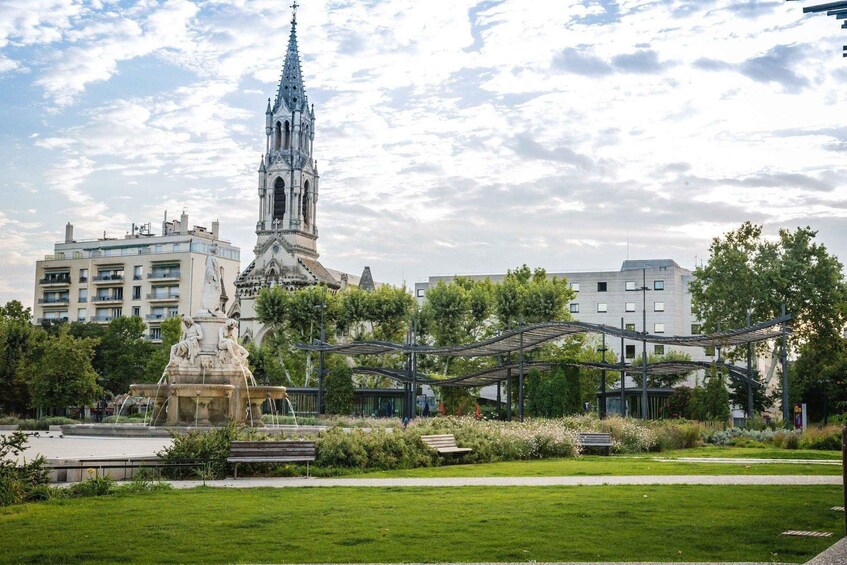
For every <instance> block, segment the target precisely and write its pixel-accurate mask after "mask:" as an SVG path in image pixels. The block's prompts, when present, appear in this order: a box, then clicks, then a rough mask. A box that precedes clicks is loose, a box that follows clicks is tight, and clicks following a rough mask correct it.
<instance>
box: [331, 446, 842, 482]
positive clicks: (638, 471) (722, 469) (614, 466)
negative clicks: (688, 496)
mask: <svg viewBox="0 0 847 565" xmlns="http://www.w3.org/2000/svg"><path fill="white" fill-rule="evenodd" d="M731 449H732V448H729V449H723V448H717V450H718V451H714V452H708V451H706V452H704V451H703V450H701V449H686V450H681V451H669V452H665V453H659V454H650V455H638V456H626V455H614V456H611V457H606V456H602V455H586V456H583V457H579V458H565V459H539V460H535V461H506V462H500V463H477V464H472V465H446V466H443V467H423V468H417V469H403V470H397V471H371V472H366V473H358V474H352V475H347V476H349V477H357V478H358V477H369V478H378V477H519V476H520V477H568V476H580V475H599V476H620V475H841V466H840V465H804V464H798V463H781V464H780V463H759V464H755V465H754V464H751V465H742V464H738V463H685V462H676V461H673V462H664V461H655V460H654V457H663V458H676V457H709V456H712V457H729V455H726V454H723V452H724V451H730V450H731ZM738 451H746V450H741V449H740V450H738ZM750 451H762V450H750ZM704 453H705V454H704ZM718 453H720V454H718ZM795 453H796V452H795ZM817 453H818V454H828V453H829V452H820V451H819V452H817ZM832 453H835V452H832ZM732 455H733V456H736V457H762V458H768V455H764V454H759V455H754V454H745V455H735V454H734V453H733V454H732ZM839 455H840V454H839ZM795 458H798V459H812V458H811V457H805V454H799V455H796V456H795ZM818 458H821V457H818ZM826 459H831V458H830V457H826Z"/></svg>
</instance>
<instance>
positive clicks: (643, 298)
mask: <svg viewBox="0 0 847 565" xmlns="http://www.w3.org/2000/svg"><path fill="white" fill-rule="evenodd" d="M641 304H642V312H641V329H642V332H641V335H642V336H643V337H642V340H641V418H642V419H643V420H646V419H648V418H649V415H648V406H647V269H641Z"/></svg>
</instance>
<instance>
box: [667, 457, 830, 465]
mask: <svg viewBox="0 0 847 565" xmlns="http://www.w3.org/2000/svg"><path fill="white" fill-rule="evenodd" d="M653 461H661V462H663V463H735V464H737V465H758V464H762V463H769V464H772V465H779V464H781V463H788V464H796V465H841V461H840V460H838V459H759V458H754V457H748V458H736V457H674V458H668V457H653Z"/></svg>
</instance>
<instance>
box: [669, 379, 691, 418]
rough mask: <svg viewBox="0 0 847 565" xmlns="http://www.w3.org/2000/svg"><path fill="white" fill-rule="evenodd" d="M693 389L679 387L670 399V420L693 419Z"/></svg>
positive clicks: (674, 390)
mask: <svg viewBox="0 0 847 565" xmlns="http://www.w3.org/2000/svg"><path fill="white" fill-rule="evenodd" d="M690 405H691V389H690V388H688V387H687V386H678V387H676V388H674V389H673V393H672V394H671V396H670V398H668V404H667V414H665V416H666V417H668V418H685V419H688V418H691V406H690Z"/></svg>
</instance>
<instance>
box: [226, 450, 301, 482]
mask: <svg viewBox="0 0 847 565" xmlns="http://www.w3.org/2000/svg"><path fill="white" fill-rule="evenodd" d="M314 460H315V442H313V441H234V442H232V444H231V445H230V447H229V457H227V460H226V462H227V463H235V476H234V478H236V479H237V478H238V464H239V463H306V476H307V477H308V476H309V463H311V462H312V461H314Z"/></svg>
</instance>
